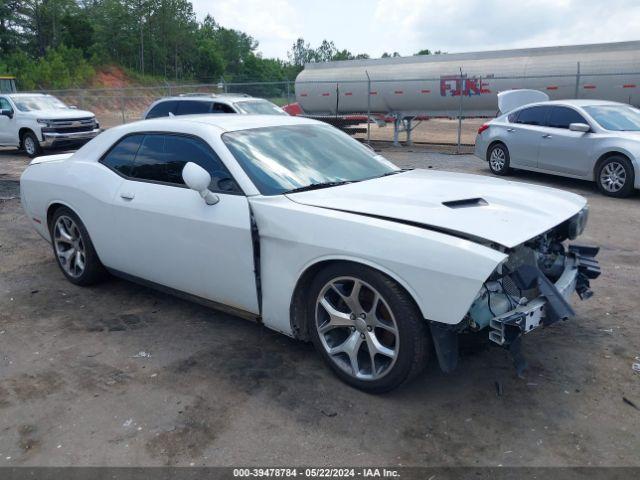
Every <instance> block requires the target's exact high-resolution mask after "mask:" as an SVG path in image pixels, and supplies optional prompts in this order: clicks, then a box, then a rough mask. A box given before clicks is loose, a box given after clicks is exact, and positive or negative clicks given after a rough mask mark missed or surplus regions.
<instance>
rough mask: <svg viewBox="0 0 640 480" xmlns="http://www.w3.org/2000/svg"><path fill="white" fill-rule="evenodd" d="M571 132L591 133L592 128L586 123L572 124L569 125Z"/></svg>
mask: <svg viewBox="0 0 640 480" xmlns="http://www.w3.org/2000/svg"><path fill="white" fill-rule="evenodd" d="M569 130H571V131H572V132H584V133H587V132H590V131H591V127H590V126H589V125H587V124H586V123H570V124H569Z"/></svg>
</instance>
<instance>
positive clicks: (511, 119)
mask: <svg viewBox="0 0 640 480" xmlns="http://www.w3.org/2000/svg"><path fill="white" fill-rule="evenodd" d="M519 113H520V110H518V111H517V112H513V113H510V114H509V116H508V117H507V119H508V120H509V123H516V122H517V121H518V114H519Z"/></svg>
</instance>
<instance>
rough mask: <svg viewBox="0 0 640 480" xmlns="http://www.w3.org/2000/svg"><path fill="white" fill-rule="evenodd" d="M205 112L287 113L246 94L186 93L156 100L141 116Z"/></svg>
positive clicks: (154, 116)
mask: <svg viewBox="0 0 640 480" xmlns="http://www.w3.org/2000/svg"><path fill="white" fill-rule="evenodd" d="M207 113H241V114H258V115H288V113H287V112H285V111H284V110H283V109H281V108H280V107H278V106H277V105H276V104H274V103H271V102H270V101H268V100H265V99H263V98H255V97H251V96H249V95H246V94H214V93H187V94H183V95H179V96H177V97H165V98H161V99H160V100H156V101H155V102H153V103H152V104H151V106H150V107H149V108H148V110H147V111H146V112H145V113H144V115H143V116H142V118H143V119H144V120H147V119H150V118H158V117H168V116H170V115H194V114H207Z"/></svg>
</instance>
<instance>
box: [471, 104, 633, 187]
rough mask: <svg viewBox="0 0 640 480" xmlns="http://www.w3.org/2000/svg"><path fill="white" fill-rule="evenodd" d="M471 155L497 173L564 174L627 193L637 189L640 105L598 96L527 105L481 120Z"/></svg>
mask: <svg viewBox="0 0 640 480" xmlns="http://www.w3.org/2000/svg"><path fill="white" fill-rule="evenodd" d="M475 155H476V156H477V157H479V158H481V159H482V160H485V161H487V162H488V163H489V168H490V169H491V171H492V172H493V173H495V174H496V175H507V174H509V172H510V171H511V169H519V170H530V171H534V172H542V173H550V174H554V175H562V176H565V177H571V178H579V179H583V180H590V181H595V182H596V183H597V185H598V188H599V189H600V191H601V192H602V193H604V194H605V195H609V196H612V197H626V196H629V195H630V194H631V193H632V192H633V190H634V188H636V189H638V188H640V110H638V109H637V108H634V107H632V106H630V105H627V104H622V103H615V102H606V101H597V100H561V101H547V102H540V103H533V104H529V105H525V106H523V107H520V108H517V109H515V110H513V111H511V112H509V113H505V114H504V115H501V116H499V117H497V118H496V119H494V120H491V121H490V122H488V123H485V124H484V125H482V126H481V127H480V128H479V129H478V135H477V137H476V146H475ZM636 172H638V173H636Z"/></svg>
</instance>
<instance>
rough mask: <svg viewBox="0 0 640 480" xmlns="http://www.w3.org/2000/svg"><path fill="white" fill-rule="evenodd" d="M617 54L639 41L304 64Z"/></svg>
mask: <svg viewBox="0 0 640 480" xmlns="http://www.w3.org/2000/svg"><path fill="white" fill-rule="evenodd" d="M619 50H632V51H635V50H640V41H631V42H612V43H593V44H585V45H563V46H556V47H538V48H518V49H513V50H492V51H480V52H464V53H443V54H434V55H412V56H409V57H390V58H371V59H365V60H337V61H333V62H317V63H306V64H305V65H304V68H305V69H310V70H311V69H314V70H315V69H322V68H340V67H343V68H348V67H365V66H370V65H397V64H406V63H432V62H450V61H456V62H459V61H466V60H481V59H486V58H490V59H494V58H508V57H517V56H522V57H534V56H544V55H559V54H580V53H593V52H611V51H619Z"/></svg>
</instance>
